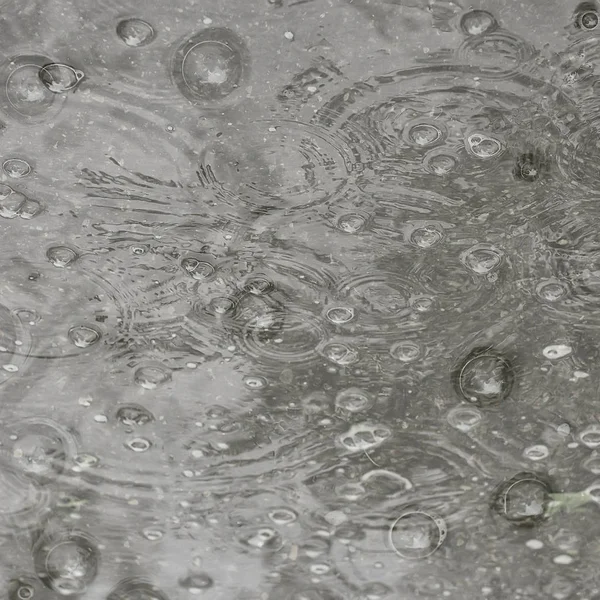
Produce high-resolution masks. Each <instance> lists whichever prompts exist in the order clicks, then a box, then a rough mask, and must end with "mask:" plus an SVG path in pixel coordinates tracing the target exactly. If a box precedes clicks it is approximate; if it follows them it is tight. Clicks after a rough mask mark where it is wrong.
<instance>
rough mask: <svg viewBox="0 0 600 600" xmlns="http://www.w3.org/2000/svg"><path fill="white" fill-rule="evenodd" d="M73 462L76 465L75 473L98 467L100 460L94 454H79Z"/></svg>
mask: <svg viewBox="0 0 600 600" xmlns="http://www.w3.org/2000/svg"><path fill="white" fill-rule="evenodd" d="M73 462H74V463H75V466H74V467H73V470H74V471H83V470H87V469H91V468H93V467H95V466H97V465H98V463H99V462H100V459H99V458H98V457H97V456H95V455H94V454H77V455H76V456H74V457H73Z"/></svg>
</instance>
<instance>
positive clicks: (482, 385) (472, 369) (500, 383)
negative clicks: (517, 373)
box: [452, 349, 514, 406]
mask: <svg viewBox="0 0 600 600" xmlns="http://www.w3.org/2000/svg"><path fill="white" fill-rule="evenodd" d="M452 379H453V383H454V387H455V390H456V391H457V393H458V394H459V395H460V396H461V397H462V398H463V399H464V400H466V401H467V402H472V403H474V404H477V405H480V406H486V405H489V404H495V403H497V402H501V401H503V400H505V399H506V398H508V396H509V395H510V393H511V391H512V388H513V385H514V372H513V368H512V365H511V364H510V362H509V361H508V359H507V358H506V357H504V356H502V355H501V354H499V353H498V352H495V351H493V350H490V349H475V350H473V351H472V352H471V353H470V354H469V355H468V356H467V357H466V358H465V359H464V361H463V362H462V363H460V364H459V366H458V367H457V369H456V370H455V371H454V373H453V375H452Z"/></svg>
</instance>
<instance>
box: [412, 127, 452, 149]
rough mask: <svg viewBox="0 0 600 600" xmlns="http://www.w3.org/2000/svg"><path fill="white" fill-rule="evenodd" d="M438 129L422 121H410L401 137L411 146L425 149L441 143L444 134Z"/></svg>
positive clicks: (443, 131)
mask: <svg viewBox="0 0 600 600" xmlns="http://www.w3.org/2000/svg"><path fill="white" fill-rule="evenodd" d="M440 127H441V125H440ZM440 127H438V126H436V125H433V124H432V123H427V122H423V121H416V122H415V121H411V122H409V123H407V124H406V126H405V128H404V131H403V134H402V137H403V139H404V141H405V142H407V143H409V144H411V145H413V146H418V147H421V148H425V147H428V146H432V145H433V144H437V143H438V142H441V141H443V139H444V138H445V136H446V132H445V130H442V129H440Z"/></svg>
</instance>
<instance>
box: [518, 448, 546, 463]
mask: <svg viewBox="0 0 600 600" xmlns="http://www.w3.org/2000/svg"><path fill="white" fill-rule="evenodd" d="M548 456H550V450H549V449H548V446H544V445H543V444H536V445H534V446H529V447H528V448H525V450H523V457H524V458H527V459H529V460H533V461H538V460H544V459H545V458H548Z"/></svg>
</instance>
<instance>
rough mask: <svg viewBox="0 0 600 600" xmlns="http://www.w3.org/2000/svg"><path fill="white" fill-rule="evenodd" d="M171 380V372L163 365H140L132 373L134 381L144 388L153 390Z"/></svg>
mask: <svg viewBox="0 0 600 600" xmlns="http://www.w3.org/2000/svg"><path fill="white" fill-rule="evenodd" d="M170 380H171V373H170V371H168V370H167V369H165V368H164V367H159V366H146V367H140V368H139V369H138V370H137V371H136V372H135V374H134V381H135V382H136V383H137V384H138V385H140V386H141V387H143V388H144V389H146V390H154V389H156V388H157V387H158V386H160V385H163V384H165V383H167V382H168V381H170Z"/></svg>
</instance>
